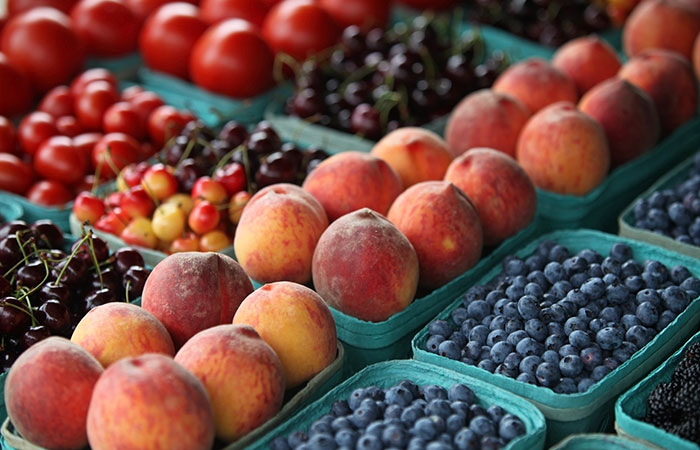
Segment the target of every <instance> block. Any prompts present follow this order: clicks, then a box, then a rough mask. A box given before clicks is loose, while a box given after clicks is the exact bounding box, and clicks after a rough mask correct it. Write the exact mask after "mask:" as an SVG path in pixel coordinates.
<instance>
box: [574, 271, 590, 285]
mask: <svg viewBox="0 0 700 450" xmlns="http://www.w3.org/2000/svg"><path fill="white" fill-rule="evenodd" d="M589 278H590V277H589V276H588V273H586V272H581V273H575V274H573V275H572V276H571V278H569V282H570V283H571V286H572V287H574V288H575V289H578V288H580V287H581V285H582V284H583V283H585V282H586V281H588V279H589Z"/></svg>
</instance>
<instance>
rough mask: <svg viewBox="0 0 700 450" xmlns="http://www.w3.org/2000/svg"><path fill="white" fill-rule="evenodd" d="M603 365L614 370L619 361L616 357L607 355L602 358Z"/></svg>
mask: <svg viewBox="0 0 700 450" xmlns="http://www.w3.org/2000/svg"><path fill="white" fill-rule="evenodd" d="M603 365H604V366H606V367H607V368H608V369H610V370H615V369H617V367H618V366H619V365H620V362H619V361H618V360H617V359H615V358H613V357H610V356H609V357H607V358H605V359H603Z"/></svg>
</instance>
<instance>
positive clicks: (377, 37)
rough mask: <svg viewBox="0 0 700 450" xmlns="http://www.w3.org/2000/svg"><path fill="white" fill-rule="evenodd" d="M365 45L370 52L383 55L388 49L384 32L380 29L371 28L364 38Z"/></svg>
mask: <svg viewBox="0 0 700 450" xmlns="http://www.w3.org/2000/svg"><path fill="white" fill-rule="evenodd" d="M365 45H366V46H367V49H368V50H369V51H372V52H381V53H385V52H386V51H387V50H388V49H389V43H388V42H387V40H386V35H385V33H384V30H382V29H381V28H372V29H371V30H369V31H368V32H367V35H366V36H365Z"/></svg>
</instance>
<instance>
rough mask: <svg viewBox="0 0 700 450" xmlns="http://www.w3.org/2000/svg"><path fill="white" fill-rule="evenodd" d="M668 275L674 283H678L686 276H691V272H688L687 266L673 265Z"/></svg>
mask: <svg viewBox="0 0 700 450" xmlns="http://www.w3.org/2000/svg"><path fill="white" fill-rule="evenodd" d="M669 276H670V278H671V281H673V283H674V284H676V285H680V284H681V283H683V281H685V280H686V279H687V278H690V277H692V274H691V273H690V271H689V270H688V268H687V267H685V266H674V267H672V268H671V271H670V272H669Z"/></svg>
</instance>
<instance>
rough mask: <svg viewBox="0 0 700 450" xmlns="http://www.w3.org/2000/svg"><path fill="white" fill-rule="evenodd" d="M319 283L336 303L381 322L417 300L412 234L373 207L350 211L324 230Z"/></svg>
mask: <svg viewBox="0 0 700 450" xmlns="http://www.w3.org/2000/svg"><path fill="white" fill-rule="evenodd" d="M311 271H312V274H313V281H314V287H315V288H316V292H318V293H319V294H320V295H321V297H322V298H323V299H324V300H325V301H326V303H328V304H329V305H330V306H332V307H333V308H335V309H337V310H339V311H341V312H343V313H345V314H348V315H350V316H353V317H356V318H358V319H361V320H366V321H371V322H380V321H382V320H386V319H388V318H389V317H391V316H392V315H394V314H396V313H398V312H400V311H403V310H404V309H406V307H407V306H408V305H409V304H411V302H412V301H413V298H414V296H415V294H416V288H417V287H418V276H419V266H418V256H417V255H416V251H415V249H414V248H413V246H412V245H411V243H410V242H409V240H408V238H406V236H404V235H403V233H401V231H399V229H398V228H396V226H395V225H393V224H392V223H391V222H389V220H387V219H386V218H385V217H384V216H382V215H381V214H379V213H377V212H375V211H372V210H371V209H369V208H363V209H360V210H358V211H355V212H352V213H349V214H346V215H345V216H343V217H341V218H340V219H338V220H336V221H335V222H333V223H332V224H331V225H330V226H329V227H328V229H327V230H326V231H325V232H324V233H323V235H321V239H320V240H319V241H318V245H317V246H316V251H315V252H314V259H313V263H312V265H311Z"/></svg>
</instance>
